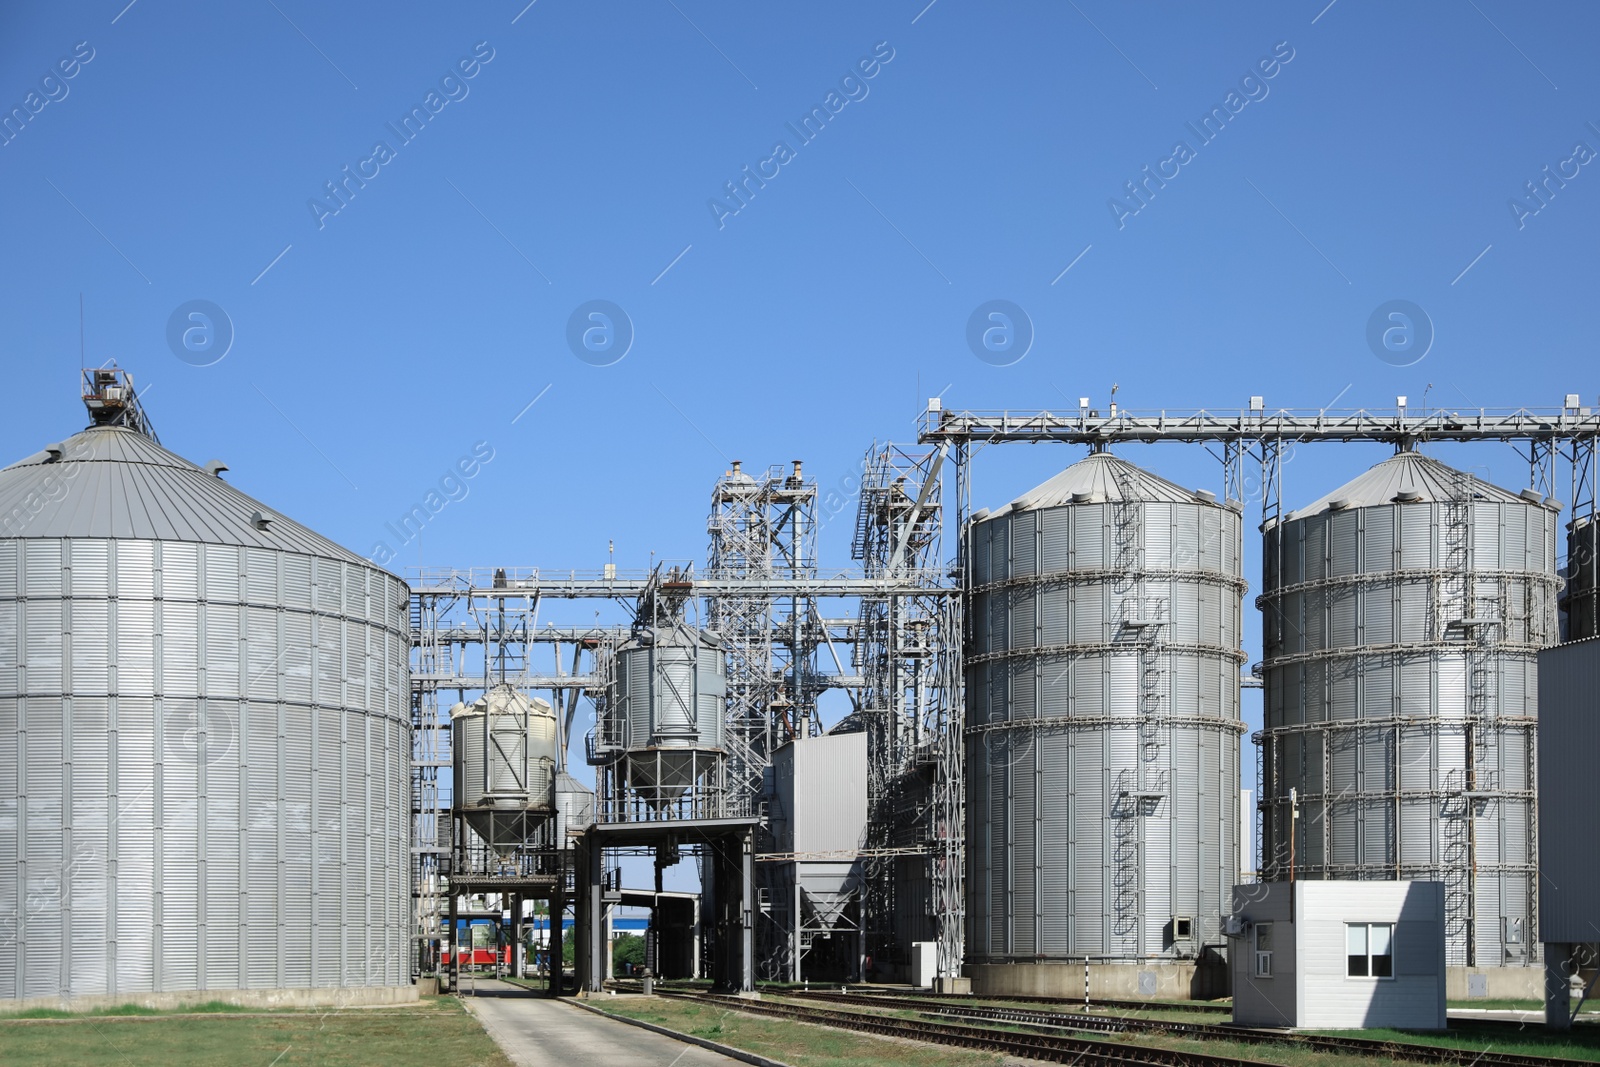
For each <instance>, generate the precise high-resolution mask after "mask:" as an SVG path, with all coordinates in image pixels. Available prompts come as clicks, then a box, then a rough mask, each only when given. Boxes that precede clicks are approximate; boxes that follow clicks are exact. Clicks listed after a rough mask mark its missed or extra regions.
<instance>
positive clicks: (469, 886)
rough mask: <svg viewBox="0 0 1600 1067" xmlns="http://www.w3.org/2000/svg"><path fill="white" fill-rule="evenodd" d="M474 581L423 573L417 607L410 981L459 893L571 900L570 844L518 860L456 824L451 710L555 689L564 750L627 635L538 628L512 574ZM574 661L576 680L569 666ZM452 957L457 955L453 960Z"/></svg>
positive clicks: (433, 955)
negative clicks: (506, 693) (509, 580)
mask: <svg viewBox="0 0 1600 1067" xmlns="http://www.w3.org/2000/svg"><path fill="white" fill-rule="evenodd" d="M471 577H472V576H471V575H467V576H463V575H461V574H458V573H457V572H429V571H424V572H422V573H420V574H419V575H416V576H415V577H414V578H413V591H412V596H411V642H412V649H411V730H412V733H411V738H412V755H411V856H412V898H413V932H414V935H415V938H416V942H417V950H416V952H415V953H414V954H413V959H412V969H413V972H414V973H421V972H422V971H426V970H431V969H432V968H433V966H434V964H435V962H436V961H437V960H438V958H439V955H438V953H439V950H440V948H441V947H444V946H446V945H447V943H448V940H449V936H450V931H452V930H453V929H454V926H453V925H450V924H447V921H448V917H449V915H450V914H451V912H452V910H453V909H454V908H455V907H456V906H457V905H458V903H459V897H460V894H461V893H465V892H488V891H492V892H496V893H500V894H506V895H509V894H516V895H520V896H528V897H537V898H545V899H551V900H552V901H553V902H556V903H559V902H560V901H561V900H570V899H571V894H572V870H571V863H570V857H568V858H567V859H563V858H562V856H563V851H562V850H563V849H564V845H565V843H557V842H553V841H549V840H544V839H541V838H538V837H537V836H536V837H535V839H532V840H530V841H529V842H528V843H527V847H526V848H525V849H521V850H518V852H517V853H516V854H514V855H507V856H501V855H497V854H495V853H493V852H491V851H490V850H489V849H487V848H486V847H485V845H484V843H483V842H482V841H481V840H479V839H478V838H477V837H476V835H474V834H473V833H472V832H471V831H469V830H468V829H467V828H466V826H465V825H464V824H461V823H460V820H459V819H456V818H453V816H452V801H453V799H454V798H453V795H452V794H453V789H452V784H451V783H452V762H451V761H452V756H451V745H450V708H451V707H452V705H454V704H455V703H456V702H458V701H466V700H468V698H469V697H470V696H472V695H474V694H482V693H484V692H486V691H487V690H488V689H489V687H490V686H493V685H497V684H500V683H507V684H510V685H513V686H515V687H516V688H517V689H518V690H520V691H522V692H525V693H530V694H531V693H536V692H539V691H541V690H548V691H549V696H550V700H551V706H552V707H553V708H555V709H556V713H557V725H558V730H559V733H558V735H557V736H558V740H559V746H560V750H561V751H562V752H563V753H565V751H566V739H567V738H568V737H569V736H570V735H571V732H572V720H573V717H574V715H575V713H576V711H577V706H578V697H579V695H580V693H582V692H584V691H588V690H593V689H594V688H595V687H596V686H599V685H602V684H603V679H604V677H605V670H606V669H607V667H608V666H609V663H610V654H611V651H612V650H613V649H614V648H615V647H616V645H617V644H618V643H619V642H620V640H621V639H622V638H623V637H625V636H626V634H625V631H624V632H622V633H620V634H619V633H618V631H617V630H616V629H614V628H603V627H593V628H573V627H568V628H564V629H560V630H556V629H554V628H548V629H546V630H545V631H543V632H541V631H539V629H538V627H537V622H538V614H539V606H540V598H539V596H538V595H537V594H534V595H532V596H525V595H522V594H516V595H510V594H507V593H506V591H505V583H506V572H505V571H504V570H494V571H489V572H485V573H484V574H483V575H482V576H481V577H482V578H483V579H484V583H483V586H482V587H474V586H473V585H472V583H471V581H470V578H471ZM540 645H544V646H548V647H549V650H550V653H551V659H550V662H551V667H550V668H549V669H545V670H539V669H536V668H535V667H534V650H535V648H536V647H537V646H540ZM569 654H570V657H571V658H570V669H568V668H566V667H564V666H563V664H564V663H566V662H567V657H568V656H569ZM452 958H453V954H452Z"/></svg>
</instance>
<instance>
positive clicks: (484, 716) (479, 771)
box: [450, 683, 560, 854]
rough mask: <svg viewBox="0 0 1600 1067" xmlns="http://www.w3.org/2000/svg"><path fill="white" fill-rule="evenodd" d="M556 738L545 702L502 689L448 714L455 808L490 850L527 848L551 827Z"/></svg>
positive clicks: (506, 687) (512, 688) (508, 687)
mask: <svg viewBox="0 0 1600 1067" xmlns="http://www.w3.org/2000/svg"><path fill="white" fill-rule="evenodd" d="M556 733H557V730H556V716H555V712H554V711H553V710H552V709H551V707H550V702H549V701H547V700H541V699H540V698H538V697H529V696H526V695H524V694H523V693H521V692H519V691H518V690H517V689H516V687H515V686H511V685H506V684H504V683H502V684H500V685H496V686H493V687H492V688H490V689H489V691H488V692H486V693H484V695H483V696H481V697H479V698H478V699H477V700H476V701H474V702H473V703H471V704H466V703H461V704H457V705H456V706H455V707H453V708H451V709H450V751H451V754H452V760H453V762H454V764H455V780H454V781H455V800H454V807H455V809H456V810H457V811H458V812H460V813H461V815H462V817H463V818H464V819H465V820H466V822H467V825H468V826H470V827H471V828H472V831H473V832H474V833H476V834H477V835H478V837H479V838H481V839H482V840H483V843H484V844H485V845H487V846H488V847H489V848H490V849H491V850H493V851H495V852H497V853H501V854H507V853H510V852H514V851H516V850H517V849H519V848H523V847H532V846H533V845H534V844H535V842H536V841H537V840H539V839H541V836H542V834H541V831H542V830H544V829H545V828H546V826H547V825H553V824H552V822H551V820H552V819H553V818H554V816H555V813H556V767H557V765H558V762H559V756H560V752H559V749H558V746H557V744H556Z"/></svg>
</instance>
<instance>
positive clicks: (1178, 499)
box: [1006, 452, 1199, 511]
mask: <svg viewBox="0 0 1600 1067" xmlns="http://www.w3.org/2000/svg"><path fill="white" fill-rule="evenodd" d="M1074 497H1077V499H1076V500H1074V499H1073V498H1074ZM1124 499H1126V500H1131V501H1148V502H1161V501H1165V502H1169V503H1175V504H1179V503H1181V504H1193V503H1195V502H1196V500H1197V499H1199V498H1198V497H1196V496H1195V493H1194V491H1193V490H1190V489H1185V488H1184V487H1183V486H1181V485H1178V484H1176V483H1174V482H1169V481H1167V480H1166V479H1165V478H1162V477H1159V476H1158V475H1154V474H1151V473H1150V472H1149V471H1147V470H1145V469H1143V468H1142V467H1136V466H1134V465H1133V464H1132V463H1129V462H1128V461H1127V460H1125V459H1118V458H1117V457H1116V456H1113V455H1111V454H1110V453H1109V452H1094V453H1091V454H1090V455H1088V456H1087V457H1085V458H1084V459H1081V460H1079V461H1078V462H1076V463H1074V464H1073V465H1072V466H1070V467H1068V468H1067V469H1066V470H1064V471H1062V472H1061V473H1060V474H1058V475H1056V476H1055V477H1053V478H1051V479H1050V480H1049V481H1047V482H1045V483H1043V484H1042V485H1039V486H1036V487H1034V488H1033V489H1030V490H1028V491H1027V492H1026V493H1023V494H1022V495H1021V496H1019V497H1017V498H1016V499H1015V500H1013V501H1012V502H1011V503H1010V504H1008V505H1007V506H1006V510H1007V511H1033V510H1035V509H1038V508H1053V507H1059V506H1061V505H1063V504H1072V503H1080V504H1081V503H1085V502H1088V501H1094V502H1099V501H1104V500H1124Z"/></svg>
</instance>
